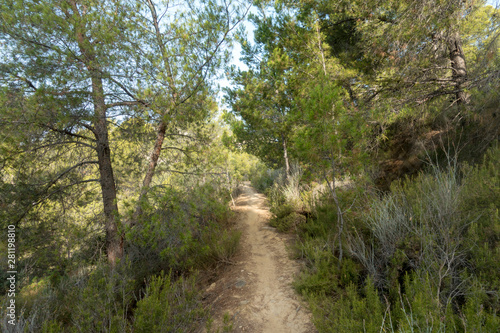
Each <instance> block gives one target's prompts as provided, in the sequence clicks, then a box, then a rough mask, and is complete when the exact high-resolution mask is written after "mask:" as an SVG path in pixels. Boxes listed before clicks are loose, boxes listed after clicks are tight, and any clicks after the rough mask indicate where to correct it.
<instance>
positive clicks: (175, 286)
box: [133, 273, 206, 333]
mask: <svg viewBox="0 0 500 333" xmlns="http://www.w3.org/2000/svg"><path fill="white" fill-rule="evenodd" d="M205 315H206V313H205V310H204V309H203V307H202V305H201V302H200V298H199V295H198V293H197V292H196V291H195V288H194V281H193V279H190V280H184V279H182V278H181V279H179V280H177V281H175V282H173V281H171V278H170V275H167V276H166V275H165V274H163V273H162V274H160V275H159V276H154V277H153V278H152V280H151V282H149V284H148V285H147V287H146V290H145V293H144V297H143V298H142V299H141V300H140V301H139V302H138V303H137V309H136V310H135V316H134V325H133V329H134V332H139V333H148V332H180V331H183V332H191V331H193V330H195V329H196V328H197V327H198V326H199V322H200V321H202V320H203V318H204V316H205Z"/></svg>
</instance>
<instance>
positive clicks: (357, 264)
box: [295, 147, 500, 332]
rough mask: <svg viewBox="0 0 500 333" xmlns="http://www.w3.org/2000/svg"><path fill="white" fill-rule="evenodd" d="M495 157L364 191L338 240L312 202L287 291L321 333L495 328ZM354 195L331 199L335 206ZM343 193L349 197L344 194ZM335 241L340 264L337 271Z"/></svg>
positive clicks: (322, 208)
mask: <svg viewBox="0 0 500 333" xmlns="http://www.w3.org/2000/svg"><path fill="white" fill-rule="evenodd" d="M499 164H500V149H498V148H497V147H494V148H492V149H491V150H490V151H489V153H488V154H487V155H486V157H485V160H484V161H483V163H482V164H481V165H477V166H466V165H462V166H460V165H457V164H455V163H449V167H448V168H447V169H440V168H438V167H435V166H431V167H430V168H429V169H428V171H427V173H423V174H420V175H418V176H416V177H414V178H413V179H407V180H405V181H400V182H395V183H393V185H392V187H391V192H390V193H387V194H384V195H379V194H376V193H370V192H367V194H366V195H365V196H361V197H358V200H357V202H356V203H355V206H354V208H353V209H352V210H350V211H347V212H346V214H345V216H344V218H345V220H346V228H345V233H344V234H343V235H339V234H338V228H337V225H336V224H337V216H336V214H337V213H336V211H337V210H336V206H334V205H333V204H332V203H331V201H329V200H328V199H327V200H323V201H322V202H319V203H318V202H317V203H316V213H315V215H314V217H313V218H310V219H309V220H308V221H307V223H305V224H304V225H303V226H302V227H301V228H300V229H299V240H298V244H297V245H296V246H295V250H296V251H295V252H296V254H297V256H298V257H300V258H302V259H304V260H305V262H306V267H307V269H306V270H305V271H304V272H303V273H302V274H301V275H300V277H299V278H298V280H297V281H296V283H295V287H296V289H297V290H298V291H299V292H300V293H302V294H303V295H304V296H305V297H306V298H307V299H308V300H309V303H310V305H311V309H312V310H313V314H314V318H315V322H316V325H317V328H318V330H319V331H320V332H381V331H386V332H415V331H419V332H421V331H425V332H470V331H474V332H489V331H491V332H493V331H496V330H497V327H499V325H498V324H499V323H500V319H499V314H500V296H499V294H498V290H500V276H499V275H498V272H499V271H500V252H499V251H498V249H499V248H500V219H499V209H500V201H499V198H500V177H499V176H500V175H499V170H498V165H499ZM355 191H356V189H354V188H351V189H346V190H341V191H339V200H341V204H342V206H343V207H348V206H349V205H352V197H353V193H354V192H355ZM349 193H351V194H349ZM339 239H342V240H343V243H342V244H343V248H344V254H345V255H344V257H343V259H342V261H341V262H339V259H338V254H337V253H336V251H337V249H338V242H339Z"/></svg>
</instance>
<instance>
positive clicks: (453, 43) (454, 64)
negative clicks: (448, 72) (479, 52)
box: [447, 32, 469, 104]
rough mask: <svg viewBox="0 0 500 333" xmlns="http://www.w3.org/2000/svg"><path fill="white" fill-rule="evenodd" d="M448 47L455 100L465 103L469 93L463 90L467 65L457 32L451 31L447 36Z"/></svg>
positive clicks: (467, 100)
mask: <svg viewBox="0 0 500 333" xmlns="http://www.w3.org/2000/svg"><path fill="white" fill-rule="evenodd" d="M447 42H448V49H449V51H450V61H451V68H452V71H453V74H452V79H453V82H454V84H455V89H456V95H455V96H456V100H457V102H458V103H463V104H467V103H468V102H469V94H467V93H466V92H465V91H464V84H465V82H466V80H467V65H466V63H465V56H464V51H463V50H462V40H461V39H460V34H459V33H458V32H454V33H452V34H451V35H450V36H449V37H448V40H447Z"/></svg>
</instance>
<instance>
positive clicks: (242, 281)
mask: <svg viewBox="0 0 500 333" xmlns="http://www.w3.org/2000/svg"><path fill="white" fill-rule="evenodd" d="M246 284H247V283H246V281H245V280H238V281H236V283H235V284H234V286H235V287H236V288H243V287H244V286H245V285H246Z"/></svg>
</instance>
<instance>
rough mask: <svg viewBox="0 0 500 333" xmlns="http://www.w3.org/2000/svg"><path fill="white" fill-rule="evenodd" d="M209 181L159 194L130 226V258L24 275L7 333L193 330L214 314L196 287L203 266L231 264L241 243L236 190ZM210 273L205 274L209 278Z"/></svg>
mask: <svg viewBox="0 0 500 333" xmlns="http://www.w3.org/2000/svg"><path fill="white" fill-rule="evenodd" d="M226 192H227V191H225V190H224V189H223V188H222V187H220V186H218V185H217V184H210V183H206V184H204V185H200V186H197V187H192V188H191V190H190V191H186V190H185V189H183V190H175V189H174V188H170V189H169V190H168V191H163V192H161V193H160V192H157V193H155V192H152V193H151V194H150V198H149V200H148V201H147V202H149V204H145V205H144V206H143V216H142V217H141V220H140V221H139V222H138V224H137V225H136V226H134V227H133V228H131V229H129V230H127V231H126V234H125V238H126V244H127V248H126V249H125V250H126V256H125V258H124V259H122V260H121V261H120V262H119V263H118V264H117V266H116V267H115V268H114V269H111V268H110V267H109V265H108V264H107V262H106V260H105V259H102V260H97V261H95V262H94V263H93V264H91V265H87V266H83V265H82V266H81V267H80V269H78V270H72V271H67V272H64V273H62V274H59V275H58V276H57V278H52V277H50V276H43V277H33V278H31V279H30V280H29V281H23V282H22V285H21V290H20V292H19V293H18V295H17V298H16V306H17V309H18V312H17V315H18V316H17V321H16V325H15V326H12V325H10V324H8V322H7V320H8V317H7V316H6V315H5V313H4V311H5V310H4V309H5V308H6V307H5V304H6V302H7V301H8V299H7V298H6V297H4V298H3V299H2V311H1V312H2V314H1V316H2V321H1V322H0V327H1V328H2V329H1V330H2V332H46V333H49V332H53V333H56V332H57V333H60V332H120V333H121V332H192V331H196V330H198V329H200V328H202V327H204V326H205V325H206V323H207V322H208V321H209V312H208V310H207V309H206V308H205V306H204V304H203V303H202V299H201V293H200V290H199V288H198V287H197V286H199V285H200V283H201V282H202V281H204V280H203V279H202V274H198V273H197V272H199V271H200V270H203V271H205V272H209V271H211V270H213V269H214V268H216V267H217V266H218V265H221V264H225V263H226V262H229V261H230V258H231V257H232V255H234V253H235V252H236V250H237V248H238V242H239V237H240V234H239V233H238V232H236V231H233V230H232V228H231V226H232V222H231V221H232V220H233V219H232V215H231V214H232V213H231V211H230V210H229V205H228V202H229V200H230V198H229V194H228V193H226ZM204 279H205V277H204Z"/></svg>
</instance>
